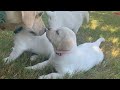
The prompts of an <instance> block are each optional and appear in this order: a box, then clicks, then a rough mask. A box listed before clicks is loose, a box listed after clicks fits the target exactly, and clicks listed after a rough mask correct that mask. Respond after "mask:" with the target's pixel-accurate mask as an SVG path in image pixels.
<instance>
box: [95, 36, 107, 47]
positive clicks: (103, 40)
mask: <svg viewBox="0 0 120 90" xmlns="http://www.w3.org/2000/svg"><path fill="white" fill-rule="evenodd" d="M102 42H105V39H104V38H99V39H98V40H97V41H96V42H95V45H96V46H98V47H99V46H100V44H101V43H102Z"/></svg>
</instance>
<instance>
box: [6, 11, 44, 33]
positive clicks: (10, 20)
mask: <svg viewBox="0 0 120 90" xmlns="http://www.w3.org/2000/svg"><path fill="white" fill-rule="evenodd" d="M5 13H6V22H7V23H6V25H5V26H9V24H15V27H16V25H17V24H18V25H19V26H22V27H24V29H26V30H28V31H30V32H31V31H32V32H34V33H35V34H36V35H43V34H44V33H45V25H44V23H43V20H42V18H41V16H42V14H43V13H44V12H43V11H5Z"/></svg>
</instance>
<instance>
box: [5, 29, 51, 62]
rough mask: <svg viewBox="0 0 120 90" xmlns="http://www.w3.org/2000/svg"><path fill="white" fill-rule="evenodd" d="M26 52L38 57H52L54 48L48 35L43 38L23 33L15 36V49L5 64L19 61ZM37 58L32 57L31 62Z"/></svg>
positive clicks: (26, 32)
mask: <svg viewBox="0 0 120 90" xmlns="http://www.w3.org/2000/svg"><path fill="white" fill-rule="evenodd" d="M24 51H30V52H33V53H36V54H38V55H44V56H50V55H51V54H52V52H53V46H52V44H51V43H50V42H49V40H48V39H47V37H46V33H45V34H44V35H42V36H34V35H32V34H31V33H29V32H28V31H25V30H23V31H21V32H20V33H18V34H16V35H15V40H14V47H13V51H12V52H11V54H10V56H9V57H7V58H5V59H4V62H6V63H10V62H11V61H14V60H15V59H17V58H18V57H19V56H20V55H21V54H22V53H23V52H24ZM36 58H37V56H36V55H35V56H32V57H31V60H34V59H36Z"/></svg>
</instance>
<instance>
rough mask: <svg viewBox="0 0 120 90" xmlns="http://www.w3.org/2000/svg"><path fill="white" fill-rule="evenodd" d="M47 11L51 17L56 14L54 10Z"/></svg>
mask: <svg viewBox="0 0 120 90" xmlns="http://www.w3.org/2000/svg"><path fill="white" fill-rule="evenodd" d="M46 13H47V15H48V16H50V17H52V16H53V15H54V12H52V11H46Z"/></svg>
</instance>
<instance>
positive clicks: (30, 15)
mask: <svg viewBox="0 0 120 90" xmlns="http://www.w3.org/2000/svg"><path fill="white" fill-rule="evenodd" d="M35 17H36V13H35V11H22V21H23V24H24V25H25V27H27V28H30V29H32V27H33V24H34V20H35Z"/></svg>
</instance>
